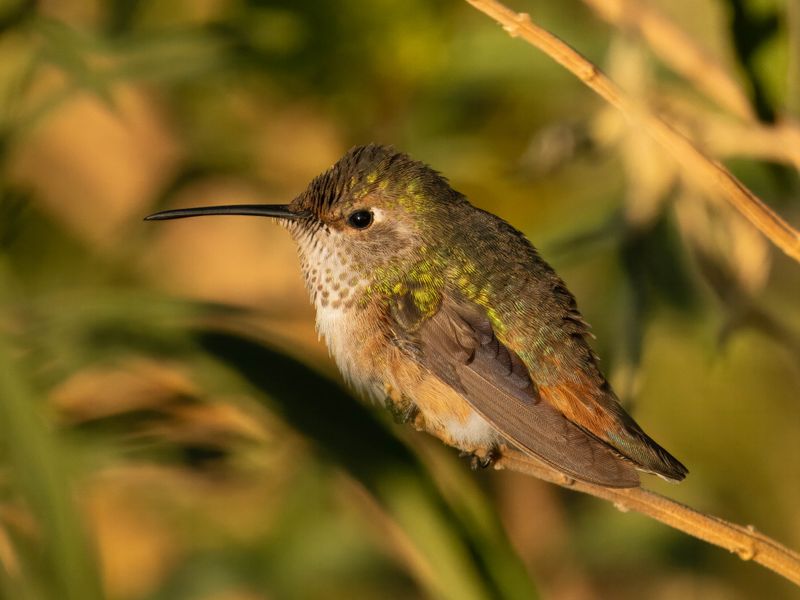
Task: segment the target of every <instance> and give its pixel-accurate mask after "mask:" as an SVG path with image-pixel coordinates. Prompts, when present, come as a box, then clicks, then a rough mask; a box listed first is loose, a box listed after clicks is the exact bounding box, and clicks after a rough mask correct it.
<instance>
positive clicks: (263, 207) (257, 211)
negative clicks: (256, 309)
mask: <svg viewBox="0 0 800 600" xmlns="http://www.w3.org/2000/svg"><path fill="white" fill-rule="evenodd" d="M290 206H291V205H290V204H231V205H228V206H201V207H198V208H178V209H175V210H162V211H161V212H157V213H154V214H152V215H149V216H147V217H145V218H144V220H145V221H166V220H167V219H185V218H187V217H202V216H206V215H250V216H254V217H274V218H276V219H304V218H306V217H308V216H309V214H308V213H307V212H295V211H293V210H292V209H291V208H290Z"/></svg>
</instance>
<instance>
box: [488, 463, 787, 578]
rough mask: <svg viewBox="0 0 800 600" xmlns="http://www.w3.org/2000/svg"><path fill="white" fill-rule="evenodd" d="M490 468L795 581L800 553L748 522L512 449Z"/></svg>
mask: <svg viewBox="0 0 800 600" xmlns="http://www.w3.org/2000/svg"><path fill="white" fill-rule="evenodd" d="M495 468H497V469H507V470H510V471H517V472H519V473H524V474H526V475H533V476H534V477H538V478H539V479H543V480H545V481H549V482H551V483H555V484H557V485H560V486H562V487H565V488H568V489H572V490H577V491H579V492H583V493H584V494H589V495H591V496H595V497H597V498H602V499H603V500H608V501H609V502H612V503H613V504H614V506H616V507H617V508H618V509H620V510H622V511H629V510H632V511H634V512H638V513H640V514H643V515H646V516H648V517H650V518H652V519H655V520H656V521H660V522H661V523H664V524H665V525H668V526H669V527H672V528H674V529H677V530H679V531H682V532H684V533H686V534H689V535H691V536H694V537H696V538H699V539H701V540H703V541H706V542H708V543H709V544H714V545H716V546H720V547H721V548H725V549H726V550H729V551H730V552H735V553H736V554H737V555H738V556H739V558H741V559H742V560H752V561H755V562H757V563H758V564H760V565H763V566H764V567H766V568H768V569H771V570H772V571H774V572H775V573H777V574H778V575H781V576H782V577H785V578H786V579H788V580H789V581H791V582H792V583H794V584H796V585H800V554H798V553H797V552H794V551H793V550H790V549H789V548H786V547H785V546H783V545H781V544H779V543H778V542H776V541H775V540H773V539H772V538H769V537H767V536H766V535H764V534H762V533H759V532H758V531H756V530H755V528H753V527H752V526H747V527H744V526H742V525H737V524H736V523H731V522H729V521H726V520H724V519H721V518H719V517H715V516H713V515H707V514H704V513H702V512H700V511H697V510H694V509H693V508H689V507H688V506H686V505H684V504H681V503H680V502H676V501H675V500H670V499H669V498H666V497H664V496H661V495H659V494H656V493H655V492H651V491H649V490H646V489H643V488H627V489H617V488H607V487H603V486H600V485H594V484H591V483H585V482H582V481H577V480H574V479H572V478H570V477H567V476H566V475H564V474H563V473H560V472H559V471H556V470H555V469H553V468H552V467H549V466H547V465H545V464H544V463H540V462H539V461H537V460H535V459H532V458H530V457H528V456H526V455H524V454H521V453H520V452H518V451H515V450H513V449H508V448H505V449H503V454H502V457H501V458H500V459H499V460H498V461H497V462H496V463H495Z"/></svg>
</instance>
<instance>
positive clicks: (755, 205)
mask: <svg viewBox="0 0 800 600" xmlns="http://www.w3.org/2000/svg"><path fill="white" fill-rule="evenodd" d="M467 2H469V3H470V4H471V5H472V6H474V7H475V8H477V9H478V10H480V11H481V12H483V13H485V14H487V15H489V16H490V17H492V18H493V19H495V20H496V21H497V22H498V23H500V24H501V25H502V26H503V29H505V30H506V31H507V32H508V33H509V35H511V36H512V37H521V38H522V39H524V40H525V41H526V42H528V43H530V44H531V45H533V46H535V47H537V48H539V49H540V50H541V51H543V52H544V53H545V54H547V55H548V56H549V57H550V58H552V59H553V60H555V61H556V62H558V63H559V64H560V65H561V66H563V67H564V68H566V69H567V70H568V71H570V72H571V73H573V74H574V75H575V76H576V77H578V79H580V80H581V81H583V82H584V83H585V84H586V85H587V86H589V87H590V88H591V89H592V90H594V91H595V92H596V93H597V94H599V95H600V96H601V97H602V98H604V99H605V100H606V101H607V102H609V103H610V104H611V105H612V106H614V107H616V108H617V109H619V110H620V111H621V112H622V113H623V114H624V115H626V117H628V118H629V119H631V120H632V121H634V122H635V123H637V124H638V125H640V126H641V127H642V128H643V129H644V130H645V131H646V132H647V133H649V134H650V136H651V137H652V138H653V139H655V140H656V141H657V142H659V143H660V144H661V145H662V146H664V148H666V149H667V150H668V151H669V152H670V153H671V154H672V155H673V157H674V158H675V159H676V160H677V161H678V162H679V163H680V164H681V165H682V166H683V167H684V169H685V170H686V172H687V173H689V174H690V175H691V176H693V177H694V179H695V180H696V182H697V184H698V185H699V186H701V187H704V188H706V190H707V191H708V192H710V193H720V192H721V193H722V195H723V196H724V197H725V199H726V200H727V201H728V202H730V203H731V204H732V205H733V206H734V207H735V208H736V209H737V210H738V211H739V212H740V213H742V215H744V217H745V218H746V219H747V220H748V221H750V223H752V224H753V225H754V226H755V227H756V228H757V229H758V230H759V231H761V233H763V234H764V235H765V236H766V237H767V238H768V239H770V240H771V241H772V243H774V244H775V245H776V246H778V247H779V248H780V249H781V250H783V251H784V252H785V253H786V254H787V255H789V256H791V257H792V258H794V259H795V260H796V261H798V262H800V233H798V232H797V230H795V229H794V228H793V227H792V226H791V225H789V224H788V223H787V222H786V221H784V220H783V219H782V218H781V217H780V216H778V214H777V213H775V212H774V211H773V210H772V209H770V208H769V207H768V206H767V205H766V204H764V203H763V202H762V201H761V200H760V199H759V198H758V197H757V196H756V195H755V194H753V192H751V191H750V190H749V189H748V188H747V187H745V186H744V185H743V184H742V183H741V182H740V181H739V180H738V179H736V177H734V176H733V174H732V173H731V172H730V171H728V170H727V169H726V168H725V167H724V166H722V165H721V164H720V163H718V162H716V161H713V160H711V159H709V158H708V157H706V156H705V155H704V154H703V153H702V152H701V151H700V150H699V149H698V148H697V147H696V146H694V145H693V144H692V142H691V141H689V140H688V139H687V138H686V137H684V136H683V135H682V134H681V133H679V132H678V131H676V130H675V129H673V127H671V126H670V125H669V124H668V123H666V122H665V121H663V120H662V119H661V118H659V117H658V116H656V115H654V114H653V113H652V112H650V111H649V110H647V109H646V108H645V107H643V106H641V105H640V104H639V103H637V102H635V101H634V100H633V99H632V98H630V97H629V96H627V95H626V94H624V93H623V92H622V90H621V89H620V88H619V87H618V86H617V85H616V84H614V82H612V81H611V80H610V79H609V78H608V77H607V76H606V75H605V74H604V73H603V72H602V71H601V70H600V69H599V68H598V67H597V66H596V65H594V64H593V63H591V62H590V61H589V60H587V59H586V58H585V57H584V56H583V55H582V54H580V53H579V52H578V51H577V50H575V49H574V48H572V47H571V46H569V45H568V44H566V43H565V42H564V41H562V40H561V39H559V38H558V37H556V36H555V35H553V34H551V33H550V32H549V31H547V30H545V29H542V28H541V27H539V26H538V25H535V24H534V23H533V22H532V21H531V18H530V16H529V15H527V14H525V13H516V12H514V11H513V10H511V9H510V8H508V7H506V6H505V5H503V4H501V3H500V2H497V1H496V0H467Z"/></svg>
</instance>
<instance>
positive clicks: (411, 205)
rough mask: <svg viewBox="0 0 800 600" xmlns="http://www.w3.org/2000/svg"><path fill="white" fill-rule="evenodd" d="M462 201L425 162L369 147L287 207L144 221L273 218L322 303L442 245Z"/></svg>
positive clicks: (205, 211) (182, 212)
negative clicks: (283, 230)
mask: <svg viewBox="0 0 800 600" xmlns="http://www.w3.org/2000/svg"><path fill="white" fill-rule="evenodd" d="M463 202H466V200H464V199H463V197H462V196H461V195H460V194H458V193H457V192H455V191H454V190H453V189H452V188H450V186H449V185H448V183H447V181H446V180H445V179H444V177H442V176H441V175H439V173H437V172H436V171H434V170H433V169H431V168H430V167H428V166H427V165H425V164H423V163H421V162H418V161H415V160H413V159H411V158H410V157H409V156H408V155H406V154H403V153H400V152H397V151H396V150H394V149H393V148H391V147H386V146H377V145H368V146H359V147H356V148H353V149H352V150H350V151H349V152H347V154H345V155H344V156H343V157H342V158H341V159H339V161H338V162H336V164H334V165H333V166H332V167H331V168H330V169H328V170H327V171H325V172H324V173H322V174H321V175H319V176H317V177H316V178H315V179H314V180H313V181H312V182H311V183H310V184H309V186H308V188H307V189H306V190H305V191H304V192H302V193H301V194H300V195H299V196H297V197H296V198H295V199H294V200H293V201H292V202H291V203H290V204H286V205H235V206H212V207H205V208H190V209H178V210H172V211H164V212H160V213H156V214H155V215H151V216H150V217H147V218H148V219H172V218H182V217H191V216H198V215H212V214H214V215H218V214H245V215H256V216H268V217H273V218H276V219H278V222H279V223H281V224H282V225H283V226H284V227H285V228H286V229H287V230H288V231H289V232H290V233H291V234H292V236H293V238H294V239H295V241H296V242H297V244H298V250H299V254H300V259H301V264H302V267H303V272H304V274H305V277H306V284H307V286H308V288H309V290H310V291H311V293H312V296H313V297H314V298H315V300H317V301H319V298H320V297H322V296H324V298H325V299H326V300H327V299H328V298H335V297H336V293H334V292H338V290H340V289H350V291H352V289H351V288H354V287H356V288H361V287H365V286H367V285H369V284H370V283H372V282H373V279H374V278H375V277H377V276H380V275H379V274H385V273H387V272H392V273H402V271H403V269H404V267H406V266H408V265H411V264H414V263H416V262H418V261H419V260H420V258H421V255H422V254H423V253H425V252H427V251H430V250H431V249H433V248H435V247H436V246H437V245H440V244H442V243H443V240H442V237H443V233H444V229H447V228H448V227H447V225H448V224H449V223H450V222H451V221H452V212H451V211H452V209H453V207H454V205H455V204H460V203H463ZM348 295H350V297H352V294H348ZM334 301H335V300H334Z"/></svg>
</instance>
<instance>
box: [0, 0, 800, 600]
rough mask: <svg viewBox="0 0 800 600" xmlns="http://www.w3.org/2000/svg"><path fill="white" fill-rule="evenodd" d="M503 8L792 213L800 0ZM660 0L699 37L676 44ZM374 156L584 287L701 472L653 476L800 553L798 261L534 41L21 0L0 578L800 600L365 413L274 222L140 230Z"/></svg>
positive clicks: (280, 8) (364, 11) (217, 593)
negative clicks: (686, 65) (490, 215)
mask: <svg viewBox="0 0 800 600" xmlns="http://www.w3.org/2000/svg"><path fill="white" fill-rule="evenodd" d="M514 7H515V8H518V9H519V10H525V11H528V12H530V13H531V14H532V15H533V16H534V17H535V19H536V20H537V22H539V23H540V24H542V25H544V26H546V27H547V28H548V29H550V30H552V31H554V32H556V33H557V34H559V35H560V36H562V37H564V38H565V39H566V40H568V41H569V42H570V43H571V44H572V45H574V46H576V47H577V48H578V49H580V50H581V51H582V52H584V53H585V54H586V55H587V56H589V57H590V58H591V59H592V60H593V61H595V62H596V63H598V64H599V65H601V66H602V67H603V68H604V70H606V71H607V72H608V73H609V74H610V76H611V77H612V78H614V79H615V80H616V81H618V82H619V83H620V84H621V85H622V86H623V87H624V88H625V89H626V90H627V91H628V92H629V93H631V94H633V95H634V96H635V97H637V98H638V99H640V100H641V101H642V102H646V103H647V104H648V105H650V106H651V107H653V109H654V110H657V111H659V112H660V113H661V114H664V115H666V116H667V117H668V118H670V119H671V120H672V121H673V122H674V123H676V124H677V125H678V126H679V127H680V128H681V129H682V130H683V131H685V133H686V134H687V135H689V136H690V137H692V138H693V139H694V140H695V141H697V143H698V144H700V145H701V147H703V148H705V149H706V151H707V152H708V153H709V154H710V155H712V156H714V157H716V158H718V159H720V160H723V161H724V162H725V163H726V164H727V165H728V166H729V167H730V168H731V169H732V170H733V171H734V172H735V173H736V174H737V176H739V177H740V178H741V179H742V180H743V181H744V182H745V183H746V184H747V185H748V186H749V187H751V188H752V189H753V190H754V191H755V192H756V193H758V194H759V195H760V196H761V197H762V198H763V199H764V200H765V201H766V202H767V203H768V204H770V205H771V206H772V207H773V208H775V209H776V210H777V211H778V212H780V213H781V214H782V215H784V217H785V218H786V219H787V220H788V221H789V222H790V223H793V224H795V225H796V226H797V225H798V224H800V203H798V197H800V196H799V194H798V193H799V192H800V185H799V180H798V176H797V169H798V166H800V160H799V159H798V155H799V154H800V150H798V148H800V134H798V133H797V132H798V131H800V129H798V127H800V126H798V124H797V123H798V121H797V119H798V118H800V3H798V1H797V0H677V1H667V0H650V1H647V0H613V1H612V0H585V1H584V2H581V1H580V0H570V1H569V2H559V3H555V2H545V1H544V0H524V1H523V0H520V1H518V2H515V3H514ZM620 9H621V11H620ZM644 9H647V10H649V11H654V12H652V13H647V14H655V15H656V16H657V20H656V24H660V25H664V24H668V25H669V26H671V27H673V28H675V30H677V31H678V32H679V33H680V35H679V36H678V37H676V38H670V40H671V41H670V43H669V44H667V45H666V46H665V47H659V46H658V44H657V43H655V42H654V41H653V38H652V37H648V35H647V31H643V30H642V28H641V27H642V23H643V20H642V14H645V13H642V12H641V11H642V10H644ZM615 11H616V12H615ZM659 19H660V20H659ZM670 31H671V30H670ZM684 46H685V47H688V48H699V49H702V56H703V60H705V61H707V65H706V66H707V69H700V70H699V71H698V70H695V71H691V69H688V70H684V71H682V70H681V69H680V68H679V67H676V65H675V63H671V62H670V60H669V57H670V56H674V55H677V54H680V52H681V50H682V49H683V48H684ZM717 72H719V73H723V74H724V77H727V78H728V81H729V83H731V87H730V89H727V88H721V87H714V86H716V85H717V84H716V83H715V81H717V80H715V79H713V78H712V77H711V74H712V73H717ZM724 77H723V79H724ZM368 142H378V143H387V144H393V145H395V146H396V147H397V148H399V149H402V150H404V151H406V152H409V153H410V154H412V155H413V156H414V157H416V158H419V159H421V160H424V161H425V162H428V163H429V164H431V165H433V166H434V167H435V168H436V169H437V170H439V171H441V172H443V173H444V174H445V175H446V176H447V177H448V178H449V179H450V180H451V183H452V184H453V186H454V187H455V188H456V189H458V190H460V191H462V192H464V193H465V194H467V196H468V197H469V198H470V199H471V200H472V202H473V203H475V204H476V205H478V206H480V207H482V208H485V209H487V210H490V211H492V212H495V213H496V214H498V215H500V216H502V217H503V218H505V219H507V220H508V221H510V222H511V223H512V224H513V225H515V226H516V227H517V228H519V229H521V230H522V231H524V232H525V233H526V234H527V235H528V236H529V237H530V239H531V240H532V241H533V243H534V244H535V245H536V246H537V247H538V248H539V249H540V251H541V253H542V254H543V255H544V257H545V258H546V259H547V260H548V261H550V262H551V264H553V266H554V267H555V268H556V269H557V270H558V271H559V273H560V274H561V275H562V277H564V279H565V280H566V281H567V283H568V285H569V286H570V288H571V289H572V291H573V292H574V293H575V295H576V296H577V298H578V302H579V305H580V307H581V309H582V311H583V312H584V314H585V316H586V317H587V319H588V320H589V322H590V323H592V324H593V326H594V332H595V334H596V335H597V340H596V349H597V351H598V353H599V354H600V355H601V357H602V360H603V362H602V366H603V368H604V370H605V371H606V373H607V374H608V375H609V377H610V378H611V380H612V382H613V384H614V385H615V388H616V389H617V391H618V393H619V395H620V396H621V397H622V399H623V401H624V402H625V403H626V406H627V407H628V409H629V410H630V411H631V412H632V413H633V414H634V415H635V416H636V418H637V420H638V421H639V422H640V423H641V424H642V425H643V426H644V428H645V429H646V430H647V431H648V432H649V433H650V434H651V435H653V437H655V438H656V439H657V440H658V441H659V442H660V443H662V444H663V445H664V446H665V447H667V448H668V449H669V450H670V451H672V452H673V453H674V454H675V455H676V456H677V457H679V458H680V459H681V460H682V461H683V462H684V463H685V464H686V465H687V466H688V467H689V469H690V475H689V477H688V478H687V480H686V481H685V482H683V483H681V484H680V485H677V486H675V485H669V484H666V483H663V482H661V481H660V480H657V479H655V478H650V477H647V478H646V479H647V481H646V485H647V486H648V487H652V488H653V489H655V490H657V491H659V492H661V493H664V494H667V495H669V496H670V497H674V498H676V499H678V500H680V501H682V502H686V503H688V504H690V505H691V506H693V507H696V508H698V509H701V510H703V511H707V512H710V513H713V514H717V515H719V516H722V517H725V518H727V519H730V520H733V521H736V522H739V523H743V524H753V525H754V526H756V527H757V528H758V529H759V530H761V531H763V532H765V533H767V534H769V535H771V536H774V537H776V538H777V539H779V540H780V541H782V542H784V543H786V544H787V545H789V546H791V547H795V548H797V547H800V511H798V509H797V507H798V506H800V393H798V391H799V390H800V337H799V336H800V301H799V300H798V299H799V298H800V268H798V265H797V264H795V263H793V262H792V261H791V260H790V259H788V258H786V257H785V256H783V255H782V254H781V253H780V252H779V251H777V250H776V249H774V248H773V247H771V246H770V244H769V242H767V241H766V240H765V239H764V238H762V237H761V236H760V234H758V233H757V232H755V231H754V230H753V229H752V228H751V227H750V225H749V224H747V222H745V221H744V220H743V219H742V218H741V217H740V216H739V215H738V214H737V213H735V212H734V211H733V210H732V209H731V208H730V207H729V206H728V205H727V204H726V203H725V202H724V201H723V200H721V199H720V198H716V197H711V196H708V195H706V193H705V192H704V191H703V190H702V189H701V188H699V187H698V186H697V185H696V183H695V182H693V181H692V180H691V179H690V178H688V177H686V175H685V174H684V173H683V172H682V170H681V169H680V168H679V167H678V166H676V164H675V163H673V161H672V160H671V159H670V158H669V156H667V155H665V154H664V153H663V151H662V150H661V149H660V148H659V147H658V146H656V145H655V144H654V143H652V142H651V141H650V140H649V139H648V138H646V137H644V136H643V134H642V132H641V131H640V130H639V129H638V128H631V127H629V124H628V122H627V121H626V119H625V118H624V117H622V116H620V115H619V114H618V113H616V112H614V111H613V110H612V109H611V108H609V107H608V106H606V105H605V104H603V102H602V101H601V100H600V99H598V98H596V97H595V96H593V95H592V93H591V92H590V91H589V90H587V89H586V88H584V87H583V86H582V85H581V84H580V83H579V82H578V81H576V80H574V79H573V78H572V77H571V76H570V75H569V74H567V73H566V72H565V71H564V70H563V69H561V68H560V67H558V66H556V65H555V64H553V63H551V62H550V61H549V59H548V58H546V57H545V56H543V55H540V54H539V53H538V52H536V51H535V50H533V49H532V48H530V47H528V46H526V45H524V44H523V43H521V42H520V41H518V40H513V39H511V38H510V37H508V36H507V35H505V33H504V32H502V30H501V29H500V28H498V27H497V26H496V25H494V24H493V23H492V22H491V21H489V20H488V19H487V18H485V17H484V16H483V15H481V14H479V13H478V12H476V11H475V10H474V9H472V8H471V7H469V6H468V5H467V4H466V3H465V2H461V1H458V0H372V1H370V2H364V1H358V0H342V1H338V2H329V1H325V0H295V1H290V0H202V1H198V0H192V1H190V0H169V1H164V2H154V1H147V0H106V1H101V0H41V1H40V2H34V1H29V0H4V1H2V2H0V583H1V584H2V587H0V590H1V591H2V597H4V598H14V599H16V598H30V599H39V598H48V599H49V598H59V599H60V598H70V599H75V600H90V599H92V598H101V597H102V598H111V599H115V600H145V599H146V600H167V599H170V600H172V599H198V600H200V599H201V600H257V599H271V598H309V599H329V598H330V599H332V598H382V599H383V598H427V597H435V598H459V599H462V598H463V599H466V598H476V599H482V598H533V597H544V598H558V599H559V600H561V599H567V600H572V599H575V600H584V599H587V600H588V599H594V598H621V599H625V598H641V597H647V598H654V599H672V598H680V599H682V600H683V599H689V598H703V599H713V598H720V599H738V598H753V597H760V598H792V597H796V595H797V590H796V589H793V588H792V587H791V586H790V585H789V584H787V583H785V582H784V581H782V580H780V579H779V578H778V577H777V576H775V575H773V574H772V573H769V572H767V571H765V570H763V569H762V568H760V567H758V566H757V565H755V564H752V563H747V562H743V561H741V560H740V559H739V558H737V557H736V556H735V555H732V554H728V553H726V552H724V551H722V550H719V549H718V548H714V547H711V546H708V545H705V544H703V543H701V542H699V541H696V540H694V539H692V538H689V537H686V536H684V535H683V534H680V533H678V532H676V531H673V530H670V529H668V528H666V527H664V526H662V525H660V524H657V523H654V522H651V521H649V520H647V519H645V518H644V517H641V516H639V515H635V514H625V513H621V512H619V511H617V510H615V509H614V507H612V506H610V505H607V504H605V503H602V502H601V501H599V500H596V499H593V498H586V497H582V496H579V495H577V494H575V493H572V492H569V491H564V490H561V489H556V488H555V487H553V486H551V485H548V484H545V483H542V482H539V481H536V480H533V479H530V478H526V477H524V476H522V475H518V474H514V473H503V472H478V473H472V472H470V471H469V469H468V468H467V465H466V464H465V462H464V461H461V460H459V459H457V457H456V452H455V451H453V450H450V449H447V448H445V447H443V446H442V445H441V444H440V443H439V442H437V441H436V440H433V439H430V438H428V437H426V436H424V435H422V434H418V433H415V432H412V431H410V430H409V429H407V428H404V427H400V426H398V425H395V424H393V423H391V421H390V419H388V418H387V416H386V415H383V414H382V413H380V412H379V411H377V410H376V409H373V408H369V407H365V406H364V405H362V404H360V403H358V402H357V401H356V400H354V399H353V398H351V397H350V396H349V395H347V393H346V392H344V391H343V388H342V387H341V384H340V383H338V375H337V373H336V372H335V369H334V367H333V364H332V362H331V360H330V359H329V358H328V356H327V352H326V350H325V348H324V345H323V344H322V343H321V342H319V341H318V340H317V336H316V334H315V332H314V325H313V311H312V309H311V306H310V304H309V302H308V300H307V297H306V293H305V290H304V289H303V285H302V281H301V278H300V272H299V266H298V261H297V258H296V255H295V250H294V248H293V245H292V242H291V240H290V239H289V237H288V235H287V234H286V233H285V232H284V231H282V230H281V229H280V228H278V227H276V226H275V225H273V224H271V223H269V222H267V221H266V220H263V219H245V218H215V219H198V220H187V221H176V222H170V223H144V222H142V218H143V217H144V216H145V215H146V214H149V213H151V212H154V211H155V210H159V209H163V208H174V207H181V206H190V205H204V204H210V203H248V202H283V201H288V200H290V199H291V198H293V197H294V196H295V195H296V194H297V193H299V192H300V191H301V190H302V189H303V188H304V187H305V185H306V184H307V183H308V181H309V180H310V179H311V178H312V177H313V176H315V175H316V174H317V173H319V172H320V171H322V170H324V169H326V168H327V167H328V166H330V165H331V164H332V163H333V162H335V160H336V159H337V158H338V157H339V156H340V155H341V154H343V153H344V152H345V151H346V150H347V149H348V148H349V147H351V146H353V145H356V144H363V143H368Z"/></svg>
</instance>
